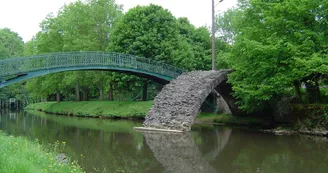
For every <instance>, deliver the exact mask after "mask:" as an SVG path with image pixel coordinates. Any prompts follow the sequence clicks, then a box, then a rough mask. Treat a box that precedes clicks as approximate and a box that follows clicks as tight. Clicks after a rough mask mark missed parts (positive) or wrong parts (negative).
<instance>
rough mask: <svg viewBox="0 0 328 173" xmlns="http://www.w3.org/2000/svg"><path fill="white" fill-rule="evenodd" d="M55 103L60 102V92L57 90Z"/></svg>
mask: <svg viewBox="0 0 328 173" xmlns="http://www.w3.org/2000/svg"><path fill="white" fill-rule="evenodd" d="M56 101H57V102H60V92H59V90H58V89H57V90H56Z"/></svg>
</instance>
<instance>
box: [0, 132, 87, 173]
mask: <svg viewBox="0 0 328 173" xmlns="http://www.w3.org/2000/svg"><path fill="white" fill-rule="evenodd" d="M55 157H56V153H55V152H54V151H50V149H49V148H48V147H45V146H44V145H40V144H39V143H38V142H37V141H29V140H28V139H26V138H24V137H13V136H8V135H6V134H4V133H3V132H1V131H0V172H1V173H81V172H83V171H82V169H81V168H80V167H79V166H78V165H77V164H76V163H68V164H61V163H59V162H58V161H56V159H55Z"/></svg>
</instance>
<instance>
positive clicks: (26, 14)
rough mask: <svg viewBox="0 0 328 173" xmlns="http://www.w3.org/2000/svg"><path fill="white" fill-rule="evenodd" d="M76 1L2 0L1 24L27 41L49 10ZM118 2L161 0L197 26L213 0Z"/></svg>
mask: <svg viewBox="0 0 328 173" xmlns="http://www.w3.org/2000/svg"><path fill="white" fill-rule="evenodd" d="M73 1H75V0H0V28H5V27H7V28H10V29H11V30H12V31H14V32H17V33H18V34H19V35H20V36H21V37H22V38H23V40H24V41H28V40H30V39H31V38H32V36H33V35H34V34H36V32H38V31H39V30H40V28H39V23H40V22H41V21H42V20H43V19H44V18H45V17H46V16H47V14H49V13H51V12H53V13H56V12H57V11H58V10H59V8H60V7H62V6H63V5H64V4H65V3H66V4H67V3H69V2H73ZM218 1H219V0H216V2H218ZM236 2H237V0H224V1H223V2H221V3H220V4H219V5H218V6H217V9H216V11H220V12H222V11H225V10H226V9H228V8H231V7H232V6H234V5H236ZM116 3H117V4H122V5H123V7H124V11H125V12H126V11H128V10H129V9H130V8H132V7H135V6H137V5H148V4H150V3H153V4H158V5H161V6H163V7H164V8H166V9H168V10H170V11H171V12H172V14H173V15H174V16H176V17H187V18H188V19H189V20H190V21H191V23H192V24H194V25H196V26H197V27H199V26H204V25H210V23H211V0H116Z"/></svg>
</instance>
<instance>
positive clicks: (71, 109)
mask: <svg viewBox="0 0 328 173" xmlns="http://www.w3.org/2000/svg"><path fill="white" fill-rule="evenodd" d="M151 104H152V102H151V101H148V102H119V101H87V102H44V103H36V104H31V105H28V106H27V107H26V108H25V109H27V110H38V111H42V112H46V113H52V114H60V115H70V116H80V117H104V118H144V117H145V115H146V114H147V112H148V111H149V109H150V108H151Z"/></svg>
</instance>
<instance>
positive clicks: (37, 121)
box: [0, 113, 163, 173]
mask: <svg viewBox="0 0 328 173" xmlns="http://www.w3.org/2000/svg"><path fill="white" fill-rule="evenodd" d="M3 115H4V114H3ZM53 117H55V116H53ZM1 118H2V119H1V120H2V121H1V122H0V126H7V127H5V128H3V129H6V130H5V131H6V132H8V133H9V134H13V135H27V136H28V137H29V138H31V139H39V141H40V142H41V143H46V144H47V143H50V144H53V143H55V142H56V141H57V140H59V141H60V143H61V142H63V141H65V143H66V146H65V149H64V151H63V152H64V153H66V154H67V155H68V156H70V157H71V158H72V160H77V161H78V162H79V163H81V164H83V167H85V171H86V172H111V173H112V172H131V173H138V172H140V173H144V172H160V170H163V168H162V167H161V165H160V164H159V163H158V162H157V161H156V159H155V158H154V157H153V155H152V154H151V153H152V152H151V151H150V149H149V148H148V147H147V145H146V144H144V140H143V136H142V134H140V133H136V132H132V133H127V132H125V131H128V130H125V131H124V132H111V130H110V129H108V128H106V129H105V131H104V130H90V129H84V128H77V127H71V126H66V125H63V124H60V123H57V122H54V121H52V120H49V119H47V118H45V117H39V116H31V115H26V116H23V115H22V114H21V113H20V114H19V115H18V116H15V117H14V116H12V115H11V116H10V115H9V114H6V115H4V116H1ZM58 118H60V119H65V121H66V123H71V124H76V123H77V121H76V119H75V120H73V122H68V121H70V120H71V119H66V118H63V117H58ZM5 120H6V121H5ZM83 122H85V120H83ZM89 122H90V123H93V122H94V121H89ZM115 123H116V124H115ZM115 123H114V124H115V125H117V122H115ZM122 123H125V122H122ZM24 124H25V125H24ZM109 125H110V124H109ZM131 125H133V123H131V122H128V123H127V124H122V126H124V127H125V126H128V128H129V130H130V129H132V126H131ZM24 126H25V129H24ZM130 131H131V130H130ZM81 154H82V155H83V157H81Z"/></svg>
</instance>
